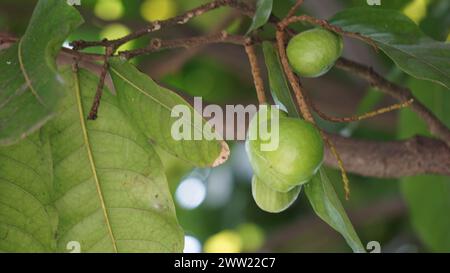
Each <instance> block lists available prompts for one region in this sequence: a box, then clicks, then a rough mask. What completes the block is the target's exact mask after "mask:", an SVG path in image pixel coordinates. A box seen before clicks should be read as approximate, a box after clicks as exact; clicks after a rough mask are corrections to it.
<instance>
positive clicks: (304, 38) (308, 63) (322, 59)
mask: <svg viewBox="0 0 450 273" xmlns="http://www.w3.org/2000/svg"><path fill="white" fill-rule="evenodd" d="M342 50H343V41H342V37H341V36H339V35H338V34H336V33H333V32H331V31H328V30H325V29H322V28H315V29H311V30H308V31H305V32H302V33H300V34H298V35H296V36H295V37H294V38H292V39H291V40H290V41H289V44H288V46H287V49H286V51H287V56H288V59H289V63H290V64H291V66H292V68H294V70H295V71H296V72H297V73H298V74H299V75H300V76H303V77H319V76H321V75H323V74H325V73H327V72H328V71H329V70H330V69H331V68H332V67H333V65H334V63H335V62H336V60H337V59H338V58H339V57H340V56H341V54H342Z"/></svg>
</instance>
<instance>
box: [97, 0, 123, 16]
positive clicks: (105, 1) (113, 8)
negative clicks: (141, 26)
mask: <svg viewBox="0 0 450 273" xmlns="http://www.w3.org/2000/svg"><path fill="white" fill-rule="evenodd" d="M123 11H124V7H123V4H122V1H121V0H99V1H98V2H97V3H96V4H95V7H94V13H95V15H96V16H97V17H98V18H100V19H103V20H105V21H111V20H117V19H119V18H120V17H122V16H123Z"/></svg>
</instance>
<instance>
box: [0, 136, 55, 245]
mask: <svg viewBox="0 0 450 273" xmlns="http://www.w3.org/2000/svg"><path fill="white" fill-rule="evenodd" d="M41 137H42V138H41ZM51 164H52V163H51V160H50V146H49V143H48V141H47V139H45V138H44V137H43V136H40V135H39V134H33V135H31V136H29V137H28V138H26V139H25V140H23V141H21V142H20V143H19V144H17V145H13V146H9V147H2V148H0V200H1V201H0V252H50V251H54V250H55V246H56V240H55V237H54V235H55V230H56V224H57V222H58V218H57V215H56V213H55V209H54V208H53V207H52V206H51V201H52V200H51V192H52V189H53V184H52V174H51V171H52V168H51Z"/></svg>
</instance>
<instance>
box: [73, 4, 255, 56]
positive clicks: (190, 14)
mask: <svg viewBox="0 0 450 273" xmlns="http://www.w3.org/2000/svg"><path fill="white" fill-rule="evenodd" d="M224 6H229V7H232V8H235V9H237V10H239V11H240V12H242V14H244V15H247V16H253V14H254V10H253V9H252V8H251V7H249V6H247V5H246V4H244V3H242V2H240V1H237V0H215V1H213V2H211V3H207V4H204V5H201V6H199V7H197V8H194V9H192V10H189V11H187V12H185V13H183V14H181V15H178V16H176V17H173V18H170V19H167V20H161V21H154V22H151V23H150V24H149V25H148V26H146V27H145V28H142V29H139V30H137V31H134V32H132V33H130V34H128V35H126V36H124V37H122V38H119V39H114V40H107V39H104V40H101V41H83V40H79V41H74V42H72V43H71V45H72V46H73V48H74V49H75V50H82V49H85V48H88V47H96V46H102V47H114V48H118V47H120V46H121V45H123V44H125V43H127V42H129V41H131V40H135V39H137V38H140V37H142V36H144V35H147V34H148V33H151V32H155V31H158V30H160V29H162V28H166V27H169V26H175V25H184V24H186V23H188V22H189V21H190V20H191V19H193V18H195V17H198V16H200V15H202V14H204V13H206V12H209V11H212V10H214V9H217V8H220V7H224Z"/></svg>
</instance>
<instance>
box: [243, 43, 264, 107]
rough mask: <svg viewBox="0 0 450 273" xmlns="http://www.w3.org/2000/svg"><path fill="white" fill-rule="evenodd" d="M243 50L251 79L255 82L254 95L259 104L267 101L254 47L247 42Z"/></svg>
mask: <svg viewBox="0 0 450 273" xmlns="http://www.w3.org/2000/svg"><path fill="white" fill-rule="evenodd" d="M245 52H246V53H247V56H248V59H249V62H250V66H251V70H252V75H253V81H254V83H255V88H256V95H257V96H258V102H259V104H265V103H266V102H267V98H266V93H265V92H264V81H263V79H262V78H261V70H260V68H259V64H258V58H257V57H256V53H255V47H254V45H253V44H251V43H247V44H246V45H245Z"/></svg>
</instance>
